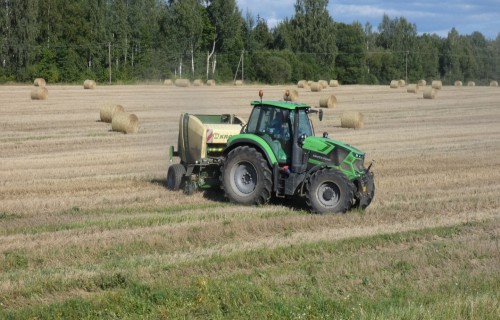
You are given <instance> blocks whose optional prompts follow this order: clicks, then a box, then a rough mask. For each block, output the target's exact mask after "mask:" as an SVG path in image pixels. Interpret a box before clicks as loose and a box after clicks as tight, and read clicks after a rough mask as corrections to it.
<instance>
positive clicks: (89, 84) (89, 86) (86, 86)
mask: <svg viewBox="0 0 500 320" xmlns="http://www.w3.org/2000/svg"><path fill="white" fill-rule="evenodd" d="M96 86H97V84H96V82H95V81H94V80H85V81H84V82H83V89H95V87H96Z"/></svg>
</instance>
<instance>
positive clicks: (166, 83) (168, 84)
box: [163, 79, 174, 86]
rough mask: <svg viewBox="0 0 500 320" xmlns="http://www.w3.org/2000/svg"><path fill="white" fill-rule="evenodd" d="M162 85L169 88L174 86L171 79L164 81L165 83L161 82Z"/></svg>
mask: <svg viewBox="0 0 500 320" xmlns="http://www.w3.org/2000/svg"><path fill="white" fill-rule="evenodd" d="M163 84H164V85H166V86H171V85H173V84H174V82H173V81H172V79H165V81H163Z"/></svg>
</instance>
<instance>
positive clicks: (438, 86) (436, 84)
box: [431, 80, 443, 99]
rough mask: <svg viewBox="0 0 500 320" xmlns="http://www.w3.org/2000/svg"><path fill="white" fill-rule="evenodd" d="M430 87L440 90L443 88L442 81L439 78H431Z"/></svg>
mask: <svg viewBox="0 0 500 320" xmlns="http://www.w3.org/2000/svg"><path fill="white" fill-rule="evenodd" d="M431 87H432V88H434V89H438V90H440V89H442V88H443V82H441V80H432V83H431ZM432 99H434V98H432Z"/></svg>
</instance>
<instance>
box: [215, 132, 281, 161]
mask: <svg viewBox="0 0 500 320" xmlns="http://www.w3.org/2000/svg"><path fill="white" fill-rule="evenodd" d="M241 146H249V147H253V148H255V149H256V150H257V151H259V152H260V153H261V154H262V155H263V156H264V157H265V158H266V160H267V163H268V164H269V167H271V168H272V167H273V165H274V164H275V163H278V160H277V159H276V156H275V155H274V153H273V151H272V149H271V147H270V146H269V145H268V143H267V142H266V140H264V139H262V138H260V137H258V136H253V137H251V138H248V137H239V138H236V139H230V141H229V143H228V145H227V147H226V148H225V149H224V152H223V155H224V157H227V155H228V154H229V152H231V151H232V150H234V149H236V148H238V147H241Z"/></svg>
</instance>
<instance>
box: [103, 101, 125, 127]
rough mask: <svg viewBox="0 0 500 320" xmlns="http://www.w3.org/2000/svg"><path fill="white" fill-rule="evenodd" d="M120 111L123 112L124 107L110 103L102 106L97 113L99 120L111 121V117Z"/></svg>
mask: <svg viewBox="0 0 500 320" xmlns="http://www.w3.org/2000/svg"><path fill="white" fill-rule="evenodd" d="M120 112H125V109H124V108H123V107H122V106H121V105H119V104H110V105H106V106H103V107H102V108H101V111H100V113H99V115H100V117H101V122H107V123H111V121H112V120H113V117H114V116H115V115H116V114H118V113H120Z"/></svg>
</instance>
